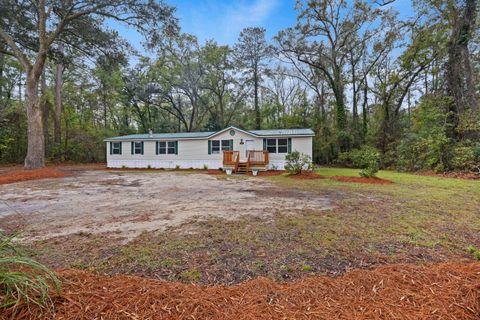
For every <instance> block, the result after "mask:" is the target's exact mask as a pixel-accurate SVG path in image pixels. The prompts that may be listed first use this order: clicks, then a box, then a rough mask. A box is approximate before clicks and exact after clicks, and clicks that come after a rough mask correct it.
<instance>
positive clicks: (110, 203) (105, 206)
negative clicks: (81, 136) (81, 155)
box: [0, 170, 333, 240]
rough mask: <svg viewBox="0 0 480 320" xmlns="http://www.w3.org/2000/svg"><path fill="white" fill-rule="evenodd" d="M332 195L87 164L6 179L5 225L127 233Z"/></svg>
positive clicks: (307, 206) (37, 231) (29, 233)
mask: <svg viewBox="0 0 480 320" xmlns="http://www.w3.org/2000/svg"><path fill="white" fill-rule="evenodd" d="M332 202H333V201H331V200H330V199H328V198H326V197H325V196H321V195H318V194H315V193H310V192H303V191H299V190H293V189H285V188H282V187H279V186H276V185H274V184H272V183H269V182H268V181H267V180H265V179H262V178H245V179H242V178H236V177H232V178H230V177H229V178H226V177H225V176H222V177H216V176H212V175H207V174H177V173H169V172H112V171H100V170H98V171H89V170H85V171H80V172H76V173H75V176H73V177H68V178H61V179H47V180H34V181H26V182H19V183H14V184H9V185H2V186H0V229H4V230H7V231H9V232H18V231H20V232H21V235H20V238H23V239H25V240H34V239H35V240H38V239H48V238H52V237H56V236H62V235H63V236H65V235H71V234H75V233H91V234H100V233H108V234H110V235H114V236H116V237H119V238H125V239H127V240H128V239H132V238H134V237H135V236H137V235H139V234H140V233H141V232H142V231H154V230H160V231H162V230H165V229H166V228H168V227H170V226H177V225H180V224H182V223H184V222H186V221H188V220H189V219H206V218H210V217H222V218H227V219H235V218H238V217H240V216H242V215H255V216H262V217H268V216H271V215H272V214H275V213H288V214H294V213H296V212H299V211H303V210H323V209H327V208H331V207H332V206H333V203H332Z"/></svg>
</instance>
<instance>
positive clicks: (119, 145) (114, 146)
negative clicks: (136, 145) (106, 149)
mask: <svg viewBox="0 0 480 320" xmlns="http://www.w3.org/2000/svg"><path fill="white" fill-rule="evenodd" d="M115 150H117V151H118V153H115ZM121 154H122V142H121V141H119V142H112V155H121Z"/></svg>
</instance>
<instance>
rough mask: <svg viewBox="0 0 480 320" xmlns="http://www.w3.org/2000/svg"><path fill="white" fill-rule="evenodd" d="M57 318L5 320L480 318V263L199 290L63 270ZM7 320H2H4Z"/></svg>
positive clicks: (24, 314) (10, 313) (20, 315)
mask: <svg viewBox="0 0 480 320" xmlns="http://www.w3.org/2000/svg"><path fill="white" fill-rule="evenodd" d="M59 273H60V276H61V277H62V278H63V279H64V291H63V298H56V299H55V300H54V305H55V314H52V313H50V314H43V315H42V316H40V314H39V313H38V312H39V310H38V309H35V308H32V309H31V311H32V314H30V315H28V309H27V308H26V307H25V306H22V307H20V308H18V309H16V310H14V309H9V310H7V311H6V312H4V313H3V319H12V320H17V319H18V320H19V319H112V320H114V319H219V320H228V319H235V320H240V319H349V320H350V319H464V320H467V319H479V317H480V263H469V264H461V263H445V264H429V265H428V264H427V265H408V264H407V265H405V264H404V265H402V264H397V265H387V266H383V267H379V268H377V269H375V270H371V271H369V270H355V271H351V272H348V273H346V274H345V275H343V276H339V277H337V278H332V277H327V276H321V277H310V278H304V279H301V280H298V281H294V282H290V283H278V282H275V281H273V280H270V279H266V278H256V279H254V280H250V281H247V282H244V283H242V284H240V285H234V286H199V285H189V284H181V283H177V282H163V281H158V280H152V279H145V278H140V277H133V276H124V275H121V276H112V277H109V276H100V275H94V274H91V273H87V272H84V271H77V270H63V271H60V272H59ZM0 318H2V316H0Z"/></svg>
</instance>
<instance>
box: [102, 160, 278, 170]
mask: <svg viewBox="0 0 480 320" xmlns="http://www.w3.org/2000/svg"><path fill="white" fill-rule="evenodd" d="M177 166H178V167H179V168H181V169H190V168H193V169H203V168H205V166H207V167H208V169H220V168H223V162H222V160H112V159H109V160H108V162H107V167H108V168H148V167H150V168H154V169H175V168H177ZM284 168H285V160H277V161H270V163H269V165H268V169H269V170H273V169H275V170H283V169H284Z"/></svg>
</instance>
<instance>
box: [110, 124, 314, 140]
mask: <svg viewBox="0 0 480 320" xmlns="http://www.w3.org/2000/svg"><path fill="white" fill-rule="evenodd" d="M228 129H236V130H240V131H243V132H246V133H250V134H251V135H252V136H257V137H274V136H314V135H315V133H314V132H313V130H312V129H308V128H307V129H268V130H244V129H240V128H237V127H234V126H230V127H227V128H225V129H222V130H218V131H204V132H177V133H153V134H152V135H150V134H148V133H143V134H130V135H125V136H118V137H111V138H107V139H105V140H104V141H124V140H125V141H130V140H168V139H177V140H188V139H206V138H209V137H211V136H215V135H216V134H218V133H219V132H222V131H226V130H228Z"/></svg>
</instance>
